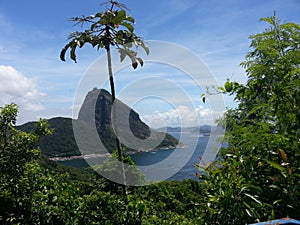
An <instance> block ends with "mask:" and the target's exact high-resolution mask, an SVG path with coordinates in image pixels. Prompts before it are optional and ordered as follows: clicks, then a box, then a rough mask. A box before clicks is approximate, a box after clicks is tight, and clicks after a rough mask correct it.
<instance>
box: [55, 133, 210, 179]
mask: <svg viewBox="0 0 300 225" xmlns="http://www.w3.org/2000/svg"><path fill="white" fill-rule="evenodd" d="M170 134H171V135H172V136H174V137H175V138H177V139H178V140H180V141H181V142H182V143H183V144H185V147H184V148H177V149H167V150H159V151H154V152H141V153H136V154H134V155H131V158H132V159H133V160H134V161H135V162H136V164H137V166H138V167H139V168H140V169H141V170H142V172H143V173H144V174H145V175H146V177H147V178H148V179H151V180H184V179H197V178H196V176H195V174H196V172H197V171H198V170H197V169H196V167H195V163H199V157H200V156H201V155H202V154H203V152H204V150H205V148H206V145H207V143H208V140H209V137H207V136H205V137H202V136H200V137H199V136H197V135H195V134H193V133H180V132H172V133H170ZM94 162H95V163H96V162H99V159H89V163H90V165H93V163H94ZM60 163H62V164H64V165H68V166H73V167H77V168H84V167H87V166H88V165H87V163H86V161H85V160H84V159H76V160H69V161H63V162H60Z"/></svg>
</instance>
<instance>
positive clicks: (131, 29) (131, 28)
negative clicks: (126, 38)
mask: <svg viewBox="0 0 300 225" xmlns="http://www.w3.org/2000/svg"><path fill="white" fill-rule="evenodd" d="M120 25H122V26H124V27H126V28H127V29H128V30H129V31H130V32H133V31H134V28H133V26H132V25H131V24H130V23H127V22H122V23H120Z"/></svg>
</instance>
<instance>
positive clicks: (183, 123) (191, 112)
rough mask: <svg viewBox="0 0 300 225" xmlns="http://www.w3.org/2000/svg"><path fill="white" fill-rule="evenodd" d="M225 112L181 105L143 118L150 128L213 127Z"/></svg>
mask: <svg viewBox="0 0 300 225" xmlns="http://www.w3.org/2000/svg"><path fill="white" fill-rule="evenodd" d="M222 114H223V112H214V111H212V110H211V109H208V108H204V107H203V106H202V105H200V106H198V107H197V108H194V109H190V108H189V107H187V106H184V105H180V106H178V107H177V108H176V109H171V110H169V111H167V112H159V111H155V112H153V113H152V114H151V115H144V116H142V120H143V121H145V122H146V123H147V124H148V125H149V126H150V127H153V128H160V127H164V126H170V127H194V126H199V125H213V124H214V123H215V119H217V118H219V117H220V116H221V115H222Z"/></svg>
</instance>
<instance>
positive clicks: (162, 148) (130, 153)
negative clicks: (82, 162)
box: [48, 144, 187, 162]
mask: <svg viewBox="0 0 300 225" xmlns="http://www.w3.org/2000/svg"><path fill="white" fill-rule="evenodd" d="M186 147H187V145H184V144H178V145H176V146H167V147H161V148H152V149H145V150H144V149H140V150H137V151H129V152H128V153H127V154H128V155H133V154H136V153H142V152H155V151H163V150H170V149H176V148H182V149H184V148H186ZM110 155H111V154H110V153H93V154H87V155H74V156H63V157H59V156H57V157H51V158H48V159H49V160H51V161H55V162H61V161H69V160H74V159H94V158H103V157H108V156H110Z"/></svg>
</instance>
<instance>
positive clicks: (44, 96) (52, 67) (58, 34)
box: [0, 0, 300, 127]
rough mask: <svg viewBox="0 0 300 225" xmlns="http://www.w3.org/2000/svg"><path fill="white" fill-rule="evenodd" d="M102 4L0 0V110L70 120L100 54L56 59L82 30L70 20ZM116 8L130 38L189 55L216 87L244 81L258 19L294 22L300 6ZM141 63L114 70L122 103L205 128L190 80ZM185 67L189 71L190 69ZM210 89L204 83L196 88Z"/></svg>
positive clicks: (93, 0) (260, 25) (234, 3)
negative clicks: (129, 20) (131, 26)
mask: <svg viewBox="0 0 300 225" xmlns="http://www.w3.org/2000/svg"><path fill="white" fill-rule="evenodd" d="M100 3H101V1H97V0H88V1H83V0H72V1H70V0H63V1H57V0H52V1H37V0H27V1H16V0H9V1H8V0H1V1H0V104H1V105H3V104H4V103H9V102H16V103H17V104H18V105H19V109H20V114H19V123H24V122H26V121H32V120H37V119H38V118H40V117H43V118H51V117H54V116H66V117H71V116H72V115H73V113H72V112H73V110H72V109H73V108H74V107H73V100H74V97H75V96H76V93H77V92H78V87H80V83H81V82H82V80H84V76H85V75H86V74H87V73H88V71H89V68H91V65H93V63H94V62H95V60H96V59H97V58H99V57H100V59H102V58H101V57H102V56H103V53H104V52H103V51H100V52H97V51H96V50H95V49H92V48H90V47H87V48H85V49H80V51H78V53H77V54H78V63H77V64H75V63H73V62H72V61H71V60H69V59H68V60H67V61H66V62H61V61H60V59H59V53H60V50H61V48H62V47H63V46H64V45H65V44H66V43H67V36H68V34H69V33H70V32H72V31H75V30H76V29H80V28H79V27H73V24H72V22H70V21H68V18H70V17H75V16H81V15H91V14H95V13H96V12H97V11H98V9H103V7H102V6H100ZM122 3H124V4H126V5H127V6H128V7H129V8H130V9H131V11H130V12H129V14H131V15H132V16H133V17H134V18H135V20H136V25H135V32H136V33H137V34H138V35H141V36H143V38H144V40H145V41H146V42H147V40H156V41H157V42H156V43H159V41H163V42H168V43H170V44H171V45H172V44H176V45H177V46H179V47H181V48H184V49H186V50H187V51H190V52H191V54H194V55H195V56H197V57H198V58H199V60H200V61H202V62H203V64H204V65H206V66H207V67H208V68H209V70H210V72H211V74H212V75H211V76H213V77H214V78H215V79H216V80H217V81H218V82H219V83H220V84H222V83H223V82H224V81H226V79H227V78H229V79H231V80H237V81H240V82H243V81H245V80H246V76H245V74H244V71H243V69H242V68H241V67H240V66H239V63H240V62H242V61H243V60H244V57H245V54H246V53H247V52H248V51H249V43H250V40H249V39H248V37H249V35H251V34H256V33H259V32H262V31H263V30H264V29H265V28H266V27H267V26H266V24H265V23H264V22H259V19H260V18H261V17H268V16H272V15H273V12H274V11H276V13H277V16H278V17H279V18H280V19H281V20H283V21H289V22H296V23H300V16H299V12H300V1H299V0H286V1H283V0H265V1H261V0H252V1H240V0H224V1H217V0H211V1H196V0H172V1H157V0H151V1H133V0H123V1H122ZM149 43H151V42H149ZM154 49H157V46H156V47H154ZM150 54H151V49H150ZM154 54H155V52H154ZM145 60H146V64H145V66H144V67H143V68H138V69H137V70H136V71H134V70H132V69H131V68H130V67H129V66H127V67H126V66H125V67H124V68H122V69H120V71H116V88H117V95H118V96H119V97H120V98H121V100H122V101H124V102H125V103H127V104H129V105H130V106H132V107H134V108H135V109H136V110H137V111H138V112H139V113H140V114H141V117H142V118H143V119H144V120H145V121H146V122H147V123H148V124H150V125H151V126H154V127H158V126H160V125H169V126H177V125H180V116H181V117H185V118H189V119H190V120H189V121H188V122H187V124H186V125H187V126H190V125H194V124H195V121H194V119H198V120H200V124H204V123H210V122H209V121H208V120H207V119H208V118H209V117H212V115H213V114H214V113H216V114H217V113H219V112H215V111H214V109H213V107H211V105H210V104H202V103H201V99H200V95H201V94H202V91H203V90H201V89H199V87H197V85H195V84H193V82H192V81H191V82H189V79H190V77H189V76H188V75H187V74H186V73H185V72H184V71H182V70H180V68H176V65H166V64H164V63H158V62H150V61H149V63H148V64H147V57H146V56H145ZM178 60H179V61H182V60H183V59H180V58H178ZM187 61H188V60H187ZM187 63H191V66H192V64H193V63H195V62H187ZM175 64H176V63H175ZM149 77H151V80H150V81H149V80H147V79H148V78H149ZM141 78H143V79H141ZM160 78H164V79H165V81H167V83H168V82H169V84H172V85H173V84H174V85H177V86H178V87H179V89H180V90H181V91H182V93H184V94H183V95H180V96H179V95H178V98H177V97H176V94H175V91H174V88H171V87H172V85H171V86H170V87H168V85H167V83H166V85H167V86H164V87H166V88H160V89H159V88H158V85H156V84H155V79H158V82H160V80H159V79H160ZM135 81H138V82H137V83H135ZM143 81H147V82H148V83H147V84H148V86H147V88H149V89H153V90H154V91H153V93H152V94H151V92H149V91H146V92H145V88H146V86H145V87H144V86H140V85H136V84H139V83H143ZM151 82H153V84H151ZM100 83H101V82H99V84H97V81H95V83H94V84H93V85H94V86H97V87H99V85H100ZM162 83H164V82H162ZM150 84H151V85H150ZM209 84H210V83H209V82H208V81H207V83H206V80H205V79H203V82H202V84H201V85H202V86H205V85H209ZM106 87H107V85H106ZM131 87H135V89H134V90H132V88H131ZM154 87H156V89H155V88H154ZM89 88H92V86H91V87H89ZM175 89H176V88H175ZM172 90H173V92H174V93H173V92H172ZM145 93H147V95H145ZM133 96H134V97H135V98H134V100H132V99H133V98H132V97H133ZM168 96H170V97H168ZM171 96H173V97H174V96H175V99H176V100H174V98H173V97H171ZM184 96H185V97H188V98H186V99H184V98H183V97H184ZM224 100H225V105H226V106H229V107H232V106H233V105H234V104H233V103H232V98H230V97H225V98H224ZM186 102H188V104H186ZM77 103H78V102H76V104H77ZM76 104H75V110H74V111H75V112H76V107H77V108H78V105H76ZM214 104H216V103H214ZM220 104H221V103H220ZM195 112H196V113H195ZM199 118H200V119H199ZM160 122H161V123H160Z"/></svg>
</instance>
